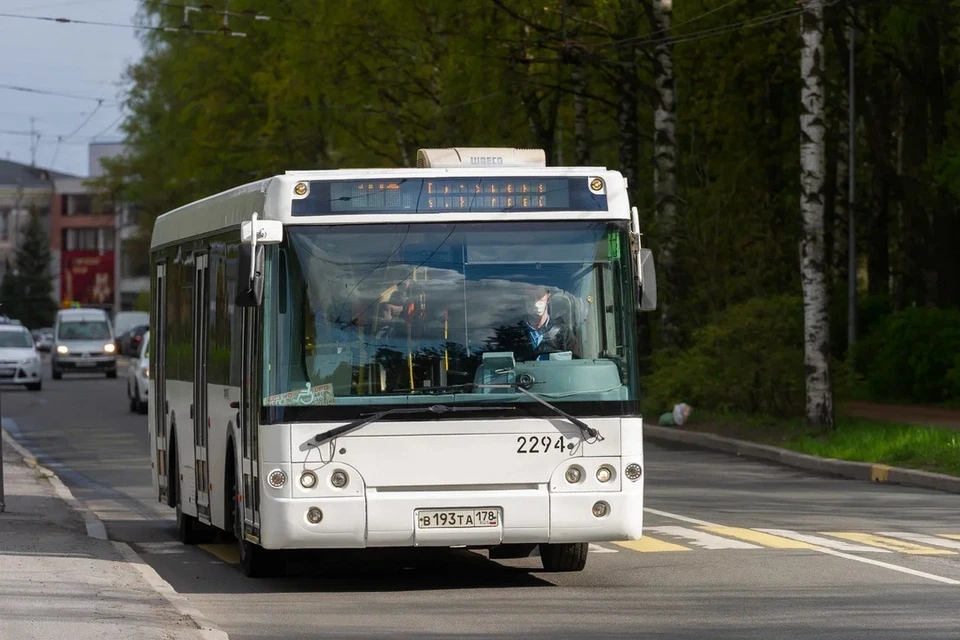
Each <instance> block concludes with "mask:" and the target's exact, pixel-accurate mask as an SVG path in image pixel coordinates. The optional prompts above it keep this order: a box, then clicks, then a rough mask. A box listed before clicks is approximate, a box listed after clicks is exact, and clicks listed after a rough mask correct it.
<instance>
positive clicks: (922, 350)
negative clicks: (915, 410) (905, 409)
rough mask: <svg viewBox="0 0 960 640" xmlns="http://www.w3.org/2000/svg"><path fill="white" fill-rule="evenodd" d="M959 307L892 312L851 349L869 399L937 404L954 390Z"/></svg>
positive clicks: (959, 371) (959, 372) (958, 380)
mask: <svg viewBox="0 0 960 640" xmlns="http://www.w3.org/2000/svg"><path fill="white" fill-rule="evenodd" d="M958 353H960V311H956V310H947V309H931V308H914V309H906V310H904V311H900V312H897V313H895V314H893V315H891V316H890V317H889V318H887V319H886V320H885V321H883V322H882V323H881V324H880V325H879V326H878V327H877V328H876V329H875V330H874V331H872V332H870V333H869V334H867V336H866V337H865V338H864V340H862V341H861V342H858V343H857V346H856V348H855V349H854V367H855V369H856V371H857V372H858V373H860V374H861V375H862V376H864V378H865V379H866V381H867V387H868V389H869V391H870V393H871V395H872V396H873V398H874V399H875V400H879V401H893V400H900V401H908V402H942V401H944V400H949V399H950V398H951V397H954V398H955V397H958V393H960V358H958V357H957V354H958Z"/></svg>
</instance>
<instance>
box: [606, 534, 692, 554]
mask: <svg viewBox="0 0 960 640" xmlns="http://www.w3.org/2000/svg"><path fill="white" fill-rule="evenodd" d="M613 544H615V545H617V546H619V547H624V548H626V549H633V550H634V551H640V552H641V553H653V552H656V551H691V549H690V548H689V547H684V546H683V545H679V544H674V543H672V542H667V541H666V540H657V539H656V538H651V537H650V536H643V537H642V538H640V539H639V540H623V541H621V542H614V543H613Z"/></svg>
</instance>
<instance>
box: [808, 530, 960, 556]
mask: <svg viewBox="0 0 960 640" xmlns="http://www.w3.org/2000/svg"><path fill="white" fill-rule="evenodd" d="M820 533H822V534H824V535H827V536H834V537H836V538H843V539H844V540H852V541H853V542H860V543H862V544H866V545H871V546H874V547H880V548H881V549H889V550H891V551H899V552H900V553H909V554H912V555H919V556H936V555H942V556H952V555H956V553H957V552H956V551H948V550H946V549H934V548H933V547H925V546H923V545H920V544H916V543H915V542H905V541H903V540H897V539H896V538H885V537H883V536H878V535H877V534H875V533H859V532H853V531H821V532H820Z"/></svg>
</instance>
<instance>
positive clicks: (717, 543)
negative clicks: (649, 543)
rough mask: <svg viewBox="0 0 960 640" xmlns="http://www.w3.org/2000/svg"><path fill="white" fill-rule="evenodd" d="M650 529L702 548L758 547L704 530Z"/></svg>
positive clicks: (673, 527)
mask: <svg viewBox="0 0 960 640" xmlns="http://www.w3.org/2000/svg"><path fill="white" fill-rule="evenodd" d="M648 529H649V530H650V531H653V532H654V533H660V534H663V535H666V536H671V537H674V538H681V539H683V540H686V541H688V542H690V543H691V544H693V545H694V546H697V547H701V548H703V549H759V548H760V547H758V546H757V545H755V544H750V543H749V542H741V541H740V540H731V539H730V538H721V537H720V536H715V535H713V534H712V533H707V532H706V531H698V530H696V529H688V528H687V527H675V526H667V527H649V528H648Z"/></svg>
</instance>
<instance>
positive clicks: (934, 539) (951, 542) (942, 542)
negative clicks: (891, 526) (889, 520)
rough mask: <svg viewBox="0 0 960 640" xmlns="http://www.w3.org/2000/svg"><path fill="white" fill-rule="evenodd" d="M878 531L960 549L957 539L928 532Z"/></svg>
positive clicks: (894, 536) (896, 536)
mask: <svg viewBox="0 0 960 640" xmlns="http://www.w3.org/2000/svg"><path fill="white" fill-rule="evenodd" d="M877 533H878V534H879V535H881V536H889V537H891V538H903V539H904V540H909V541H911V542H919V543H921V544H930V545H934V546H937V545H939V546H941V547H946V548H948V549H957V550H960V542H958V541H956V540H949V539H947V538H938V537H937V536H931V535H927V534H926V533H904V532H902V531H879V532H877Z"/></svg>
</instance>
